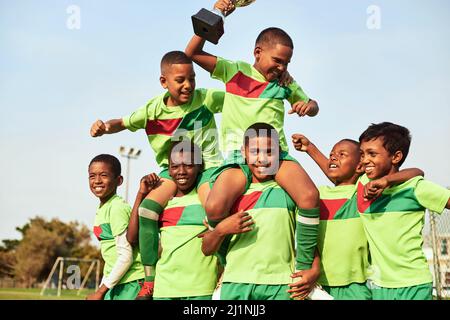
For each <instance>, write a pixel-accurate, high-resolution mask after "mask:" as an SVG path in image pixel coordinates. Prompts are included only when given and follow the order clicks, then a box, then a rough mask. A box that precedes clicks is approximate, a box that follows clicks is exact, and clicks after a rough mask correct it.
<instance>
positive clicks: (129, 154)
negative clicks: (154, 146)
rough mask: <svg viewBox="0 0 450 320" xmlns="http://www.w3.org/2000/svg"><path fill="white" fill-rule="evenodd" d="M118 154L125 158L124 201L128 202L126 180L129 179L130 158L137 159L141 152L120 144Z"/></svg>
mask: <svg viewBox="0 0 450 320" xmlns="http://www.w3.org/2000/svg"><path fill="white" fill-rule="evenodd" d="M119 154H120V155H121V156H122V157H125V158H127V172H126V181H125V201H126V202H128V181H129V179H130V159H137V158H138V157H139V155H140V154H141V150H139V149H136V148H128V147H124V146H120V148H119Z"/></svg>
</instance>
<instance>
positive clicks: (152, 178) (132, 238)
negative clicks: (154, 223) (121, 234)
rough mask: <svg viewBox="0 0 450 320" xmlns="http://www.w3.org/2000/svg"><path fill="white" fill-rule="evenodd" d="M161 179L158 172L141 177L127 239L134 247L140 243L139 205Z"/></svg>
mask: <svg viewBox="0 0 450 320" xmlns="http://www.w3.org/2000/svg"><path fill="white" fill-rule="evenodd" d="M159 180H160V179H159V177H158V175H157V174H156V173H151V174H149V175H146V176H145V177H143V178H142V179H141V182H140V185H139V191H138V193H137V194H136V199H135V200H134V205H133V209H132V210H131V217H130V222H129V224H128V231H127V240H128V242H129V243H130V244H131V245H132V246H133V247H135V246H137V245H138V243H139V206H140V205H141V203H142V201H144V199H145V197H146V196H147V195H148V194H149V193H150V191H151V190H152V189H153V188H154V187H155V185H156V184H157V183H158V182H159Z"/></svg>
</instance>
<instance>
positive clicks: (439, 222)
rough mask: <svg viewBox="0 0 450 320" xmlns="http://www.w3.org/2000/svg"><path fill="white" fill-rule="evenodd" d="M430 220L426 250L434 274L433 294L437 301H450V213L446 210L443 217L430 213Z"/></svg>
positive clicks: (426, 235)
mask: <svg viewBox="0 0 450 320" xmlns="http://www.w3.org/2000/svg"><path fill="white" fill-rule="evenodd" d="M428 218H429V228H428V230H425V232H426V231H429V232H428V233H427V232H426V233H425V245H424V250H425V253H428V254H427V259H428V263H429V264H430V269H431V271H432V273H433V280H434V290H433V294H434V295H435V296H436V298H437V299H450V254H449V245H450V212H449V210H445V211H444V212H443V213H442V214H441V215H439V214H436V213H433V212H429V213H428ZM430 251H431V252H430Z"/></svg>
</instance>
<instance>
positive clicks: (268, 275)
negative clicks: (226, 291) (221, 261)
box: [223, 180, 296, 285]
mask: <svg viewBox="0 0 450 320" xmlns="http://www.w3.org/2000/svg"><path fill="white" fill-rule="evenodd" d="M240 210H244V211H246V212H248V213H249V214H250V215H251V216H252V220H253V221H254V225H252V231H249V232H246V233H242V234H238V235H233V236H232V237H231V241H230V242H229V244H228V248H226V250H225V251H226V266H225V271H224V275H223V282H234V283H253V284H267V285H280V284H288V283H291V282H292V278H291V274H292V273H293V272H294V271H295V226H296V205H295V203H294V202H293V200H292V199H291V198H290V197H289V195H288V194H287V193H286V192H285V191H284V190H283V189H282V188H281V187H280V186H278V184H277V183H276V182H275V181H273V180H272V181H268V182H264V183H253V184H251V185H250V188H249V189H248V190H247V192H246V193H245V194H244V195H242V196H241V197H240V198H239V199H238V200H237V201H236V203H235V204H234V206H233V208H232V210H231V212H232V213H236V212H239V211H240Z"/></svg>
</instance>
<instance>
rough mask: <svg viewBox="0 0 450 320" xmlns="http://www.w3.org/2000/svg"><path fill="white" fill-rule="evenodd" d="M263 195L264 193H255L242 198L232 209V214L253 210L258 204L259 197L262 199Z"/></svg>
mask: <svg viewBox="0 0 450 320" xmlns="http://www.w3.org/2000/svg"><path fill="white" fill-rule="evenodd" d="M261 194H262V191H255V192H252V193H250V194H247V195H242V196H240V197H239V198H238V199H237V200H236V202H235V203H234V205H233V207H232V208H231V213H232V214H233V213H237V212H239V211H241V210H244V211H247V210H250V209H253V207H254V206H255V205H256V203H257V202H258V200H259V197H261Z"/></svg>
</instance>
